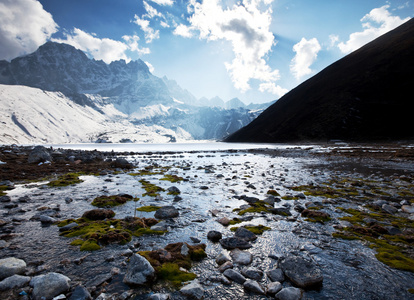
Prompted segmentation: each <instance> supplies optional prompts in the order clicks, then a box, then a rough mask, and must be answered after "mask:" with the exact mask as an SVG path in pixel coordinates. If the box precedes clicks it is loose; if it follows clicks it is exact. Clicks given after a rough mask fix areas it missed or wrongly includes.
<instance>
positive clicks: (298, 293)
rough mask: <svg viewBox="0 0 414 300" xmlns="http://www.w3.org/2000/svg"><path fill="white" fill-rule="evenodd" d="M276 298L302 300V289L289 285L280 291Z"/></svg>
mask: <svg viewBox="0 0 414 300" xmlns="http://www.w3.org/2000/svg"><path fill="white" fill-rule="evenodd" d="M275 298H276V299H278V300H300V299H302V290H301V289H298V288H295V287H287V288H284V289H282V290H281V291H280V292H278V293H277V294H276V296H275Z"/></svg>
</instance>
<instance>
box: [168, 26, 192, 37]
mask: <svg viewBox="0 0 414 300" xmlns="http://www.w3.org/2000/svg"><path fill="white" fill-rule="evenodd" d="M190 29H191V28H190V27H188V26H185V25H184V24H180V25H178V26H177V27H176V28H175V29H174V31H173V34H175V35H180V36H182V37H186V38H190V37H192V36H193V34H192V33H191V31H190Z"/></svg>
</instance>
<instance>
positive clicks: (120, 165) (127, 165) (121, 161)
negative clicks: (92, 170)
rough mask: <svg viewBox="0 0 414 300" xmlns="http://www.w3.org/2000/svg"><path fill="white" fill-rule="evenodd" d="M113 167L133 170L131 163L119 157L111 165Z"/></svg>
mask: <svg viewBox="0 0 414 300" xmlns="http://www.w3.org/2000/svg"><path fill="white" fill-rule="evenodd" d="M111 166H112V167H114V168H121V169H131V168H132V167H133V166H132V164H131V163H129V162H128V161H127V160H126V159H125V158H120V157H118V158H117V159H115V161H113V162H112V163H111Z"/></svg>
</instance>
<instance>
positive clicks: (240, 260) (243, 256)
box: [230, 249, 253, 265]
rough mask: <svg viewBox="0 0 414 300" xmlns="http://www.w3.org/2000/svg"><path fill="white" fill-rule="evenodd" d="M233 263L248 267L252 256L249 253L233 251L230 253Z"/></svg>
mask: <svg viewBox="0 0 414 300" xmlns="http://www.w3.org/2000/svg"><path fill="white" fill-rule="evenodd" d="M230 256H231V258H232V260H233V262H234V263H236V264H239V265H249V264H251V263H252V261H253V255H252V254H251V253H250V252H247V251H242V250H239V249H234V250H232V251H231V252H230Z"/></svg>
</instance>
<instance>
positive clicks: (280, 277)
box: [266, 268, 285, 282]
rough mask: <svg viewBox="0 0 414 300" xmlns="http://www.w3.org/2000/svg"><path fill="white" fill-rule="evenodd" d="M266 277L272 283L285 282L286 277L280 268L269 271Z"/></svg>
mask: <svg viewBox="0 0 414 300" xmlns="http://www.w3.org/2000/svg"><path fill="white" fill-rule="evenodd" d="M266 275H267V277H269V279H270V280H271V281H278V282H283V281H284V280H285V275H284V274H283V271H282V269H279V268H276V269H273V270H269V271H267V272H266Z"/></svg>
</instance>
